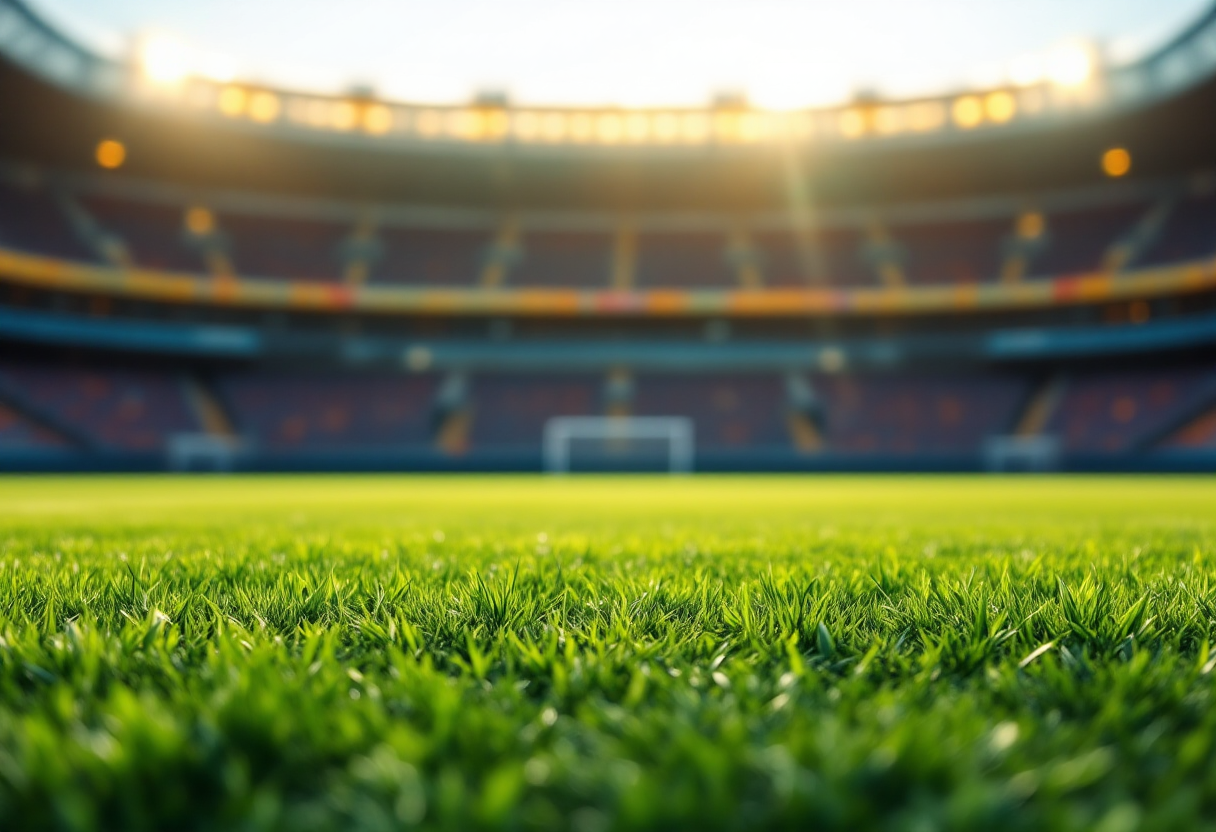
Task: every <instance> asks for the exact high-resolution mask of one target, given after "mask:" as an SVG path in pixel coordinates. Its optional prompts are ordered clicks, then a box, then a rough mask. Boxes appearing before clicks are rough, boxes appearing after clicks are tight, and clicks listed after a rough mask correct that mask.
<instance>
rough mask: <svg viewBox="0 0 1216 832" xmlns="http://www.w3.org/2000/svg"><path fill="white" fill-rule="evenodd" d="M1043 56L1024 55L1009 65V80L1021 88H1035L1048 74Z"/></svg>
mask: <svg viewBox="0 0 1216 832" xmlns="http://www.w3.org/2000/svg"><path fill="white" fill-rule="evenodd" d="M1045 64H1046V62H1045V61H1044V59H1043V56H1042V55H1033V54H1032V55H1022V56H1020V57H1017V58H1014V59H1013V61H1011V62H1010V64H1009V80H1010V81H1012V82H1013V83H1014V84H1016V85H1017V86H1019V87H1029V86H1033V85H1035V84H1037V83H1039V82H1040V81H1042V80H1043V77H1044V76H1045V75H1046V74H1047V68H1046V65H1045Z"/></svg>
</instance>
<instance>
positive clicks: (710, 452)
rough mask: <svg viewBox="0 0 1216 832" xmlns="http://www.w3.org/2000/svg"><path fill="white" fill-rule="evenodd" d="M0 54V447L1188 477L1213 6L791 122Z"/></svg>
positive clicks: (1197, 451) (10, 48)
mask: <svg viewBox="0 0 1216 832" xmlns="http://www.w3.org/2000/svg"><path fill="white" fill-rule="evenodd" d="M0 56H2V58H3V64H2V66H0V96H2V99H0V100H3V101H4V102H5V107H4V111H3V113H2V114H0V119H3V125H4V127H3V130H2V131H0V469H4V470H103V469H104V470H148V469H164V468H193V467H225V468H232V469H241V470H303V469H346V470H350V469H378V470H538V469H541V468H542V467H544V466H545V464H546V449H545V441H544V437H545V433H546V427H547V426H549V427H550V428H552V426H553V425H554V424H555V423H554V422H553V421H552V420H554V419H561V418H568V417H583V418H588V417H602V419H601V420H600V422H599V423H601V424H602V425H603V426H604V428H603V430H602V433H601V435H600V436H599V440H598V441H597V442H596V443H592V444H590V445H588V446H587V447H584V448H582V456H580V457H579V463H580V464H581V465H585V466H586V467H604V466H609V467H638V466H641V467H645V466H655V467H662V466H666V465H668V464H670V460H671V454H670V453H669V451H670V449H671V443H672V441H674V440H673V439H672V436H674V435H675V434H672V436H667V435H665V434H664V433H663V432H662V431H660V432H659V433H658V434H656V436H655V437H654V438H647V437H646V436H644V435H643V433H644V432H643V433H638V432H636V431H632V432H631V431H629V430H625V429H624V428H622V429H620V430H619V431H617V430H616V429H614V428H613V427H612V425H614V424H619V425H622V426H624V425H643V426H644V425H645V424H659V423H643V422H640V421H638V420H641V419H649V420H655V419H658V420H667V422H666V423H667V424H669V425H671V426H673V428H674V427H678V426H681V425H683V426H686V427H687V428H689V429H690V435H691V437H692V443H693V450H694V452H693V454H692V461H691V464H692V465H693V467H695V468H696V469H698V470H789V471H794V470H879V469H881V470H983V469H1009V468H1013V469H1023V468H1031V469H1066V470H1212V469H1214V468H1216V349H1213V346H1214V345H1216V10H1213V12H1210V13H1208V14H1207V15H1205V16H1204V17H1203V18H1202V19H1200V20H1198V21H1197V22H1196V23H1195V24H1194V25H1193V26H1192V27H1190V28H1188V29H1187V30H1186V31H1184V32H1182V33H1180V34H1179V36H1178V37H1177V38H1176V39H1175V40H1174V41H1172V42H1171V43H1169V44H1167V45H1166V46H1165V47H1164V48H1162V49H1161V50H1160V51H1159V52H1157V53H1156V54H1154V55H1151V56H1149V57H1148V58H1146V59H1144V60H1142V61H1140V62H1139V63H1137V64H1135V65H1132V66H1127V67H1121V68H1118V69H1102V68H1100V67H1097V66H1095V67H1094V68H1093V71H1092V72H1088V73H1084V74H1082V73H1078V77H1076V78H1072V79H1055V80H1045V81H1043V82H1041V83H1035V84H1032V85H1029V86H1025V87H1017V88H1015V87H1008V88H998V89H992V90H986V91H982V92H966V93H960V94H958V95H950V96H942V97H940V98H929V99H921V100H915V101H881V100H859V101H855V102H853V103H851V104H849V105H846V106H842V107H839V108H832V109H824V110H815V111H806V112H798V113H767V112H761V111H756V110H753V109H751V108H749V107H748V106H747V105H746V103H745V102H741V101H724V102H720V103H719V104H718V105H716V106H714V107H711V108H707V109H704V110H671V111H660V110H648V111H626V110H604V109H599V110H590V109H588V110H578V109H552V108H550V109H543V108H524V107H513V106H511V105H509V104H508V103H506V102H502V101H479V102H475V103H474V104H471V105H467V106H445V107H438V106H426V105H407V104H396V103H392V102H383V101H379V100H376V99H375V98H374V97H372V96H368V95H359V96H351V97H345V98H343V97H326V96H318V95H312V94H308V93H303V92H294V91H287V90H277V89H266V88H259V87H255V86H250V85H241V84H233V83H227V82H220V81H214V80H209V79H207V78H205V77H196V76H193V75H190V74H189V73H184V74H182V75H181V76H180V77H173V78H164V77H155V74H154V73H149V72H147V71H146V69H147V68H146V67H144V68H141V67H138V66H136V65H134V64H132V65H127V64H120V63H115V62H112V61H108V60H105V59H102V58H99V57H97V56H95V55H92V54H90V53H88V52H87V51H86V50H84V49H82V48H81V47H80V46H79V45H77V44H75V43H73V42H72V41H71V40H70V39H68V38H66V37H64V36H63V35H62V34H61V33H59V32H57V31H55V30H54V29H53V28H51V27H49V26H47V25H46V24H45V23H44V22H43V21H41V20H40V19H39V18H38V17H37V16H36V15H35V14H33V13H32V12H31V11H30V10H29V9H28V8H26V7H25V6H24V5H22V4H20V3H18V2H16V0H0Z"/></svg>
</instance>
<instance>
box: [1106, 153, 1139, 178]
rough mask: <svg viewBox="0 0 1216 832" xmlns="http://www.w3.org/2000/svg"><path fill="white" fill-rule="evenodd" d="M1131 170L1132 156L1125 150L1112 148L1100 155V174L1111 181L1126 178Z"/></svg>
mask: <svg viewBox="0 0 1216 832" xmlns="http://www.w3.org/2000/svg"><path fill="white" fill-rule="evenodd" d="M1131 169H1132V154H1130V153H1128V152H1127V150H1126V148H1122V147H1112V148H1111V149H1110V150H1108V151H1106V152H1105V153H1103V154H1102V172H1103V173H1105V174H1106V175H1107V176H1109V177H1111V178H1112V179H1118V178H1119V177H1120V176H1126V175H1127V173H1128V171H1130V170H1131Z"/></svg>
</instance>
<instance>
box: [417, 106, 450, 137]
mask: <svg viewBox="0 0 1216 832" xmlns="http://www.w3.org/2000/svg"><path fill="white" fill-rule="evenodd" d="M414 124H415V126H416V127H417V128H418V134H419V135H420V136H426V137H427V138H433V137H434V136H438V135H439V133H440V131H442V130H443V115H442V114H441V113H439V112H438V111H436V110H423V111H422V112H421V113H419V114H418V116H417V118H415V119H414Z"/></svg>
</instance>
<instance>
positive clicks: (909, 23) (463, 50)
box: [30, 0, 1212, 107]
mask: <svg viewBox="0 0 1216 832" xmlns="http://www.w3.org/2000/svg"><path fill="white" fill-rule="evenodd" d="M30 2H31V3H32V5H33V6H34V7H35V8H37V9H38V10H39V11H41V12H42V13H43V14H44V15H45V16H46V17H47V18H48V19H49V20H50V21H51V22H52V23H55V24H57V25H59V26H61V27H62V28H64V29H65V30H66V31H68V32H69V33H70V34H73V35H75V36H77V37H78V38H80V39H81V40H83V41H85V42H87V43H89V44H91V45H93V46H94V47H95V48H97V49H99V50H100V51H103V52H105V53H107V54H111V55H115V56H122V55H124V54H127V53H128V52H129V50H130V49H131V48H132V47H131V46H130V44H131V43H133V42H134V40H135V39H136V37H137V36H138V35H139V34H140V33H149V32H155V33H160V34H162V35H169V36H172V37H174V38H177V39H180V40H181V41H183V42H185V43H188V44H189V45H190V46H191V47H193V48H196V49H201V50H207V51H209V52H216V53H221V54H223V55H227V56H230V57H231V58H233V59H234V61H235V65H236V67H237V68H238V70H239V74H240V76H241V77H243V78H245V79H247V80H251V81H263V82H267V83H272V84H277V85H282V86H289V87H295V88H303V89H310V90H315V91H326V92H343V91H346V90H348V89H350V88H351V87H352V86H353V85H363V86H371V87H372V88H374V89H375V90H376V92H377V93H378V94H379V95H381V96H385V97H387V98H392V99H399V100H408V101H423V102H462V101H467V100H469V99H470V98H471V97H472V96H473V95H474V94H476V93H477V92H481V91H490V90H495V91H503V92H506V93H507V94H508V95H509V96H510V98H511V100H512V101H514V102H516V103H528V104H588V105H605V104H619V105H622V106H651V105H672V106H676V105H702V104H706V103H708V102H709V101H710V100H711V99H712V97H713V96H714V95H715V94H716V93H722V92H743V93H746V94H747V95H748V96H749V97H750V99H751V100H752V101H753V102H755V103H757V104H760V105H763V106H772V107H797V106H806V105H814V104H828V103H834V102H838V101H842V100H845V99H847V98H848V97H849V96H850V95H851V94H852V92H853V91H856V90H859V89H864V90H869V91H876V92H879V93H881V94H883V95H886V96H891V97H899V96H907V95H917V94H923V93H937V92H943V91H947V90H951V89H955V88H959V87H965V86H971V85H982V84H985V83H994V82H999V81H1000V80H1002V79H1003V77H1004V76H1005V73H1006V71H1007V68H1008V66H1009V63H1010V62H1011V61H1012V60H1014V59H1015V58H1017V57H1018V56H1021V55H1025V54H1027V53H1041V52H1044V51H1049V50H1051V49H1052V48H1057V47H1059V46H1060V45H1062V44H1066V43H1069V42H1072V41H1075V40H1076V39H1078V38H1083V39H1085V40H1087V41H1092V42H1094V43H1097V44H1099V45H1101V47H1102V48H1103V49H1104V50H1105V51H1106V53H1107V55H1108V56H1110V57H1111V58H1112V59H1114V60H1118V61H1126V60H1129V59H1133V58H1134V57H1136V56H1138V55H1140V54H1143V53H1144V52H1146V51H1150V50H1151V49H1153V48H1154V47H1156V46H1157V45H1159V44H1161V43H1162V42H1164V41H1165V40H1168V38H1169V37H1170V36H1172V35H1173V34H1174V33H1176V32H1177V31H1178V30H1179V29H1181V28H1182V27H1183V26H1184V25H1186V24H1187V23H1188V22H1189V21H1191V20H1193V19H1194V18H1195V17H1196V16H1198V15H1199V14H1200V13H1202V11H1203V10H1204V9H1205V8H1206V7H1207V6H1208V5H1209V4H1210V3H1211V2H1212V0H801V2H799V0H598V1H597V2H591V0H340V1H339V0H30Z"/></svg>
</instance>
